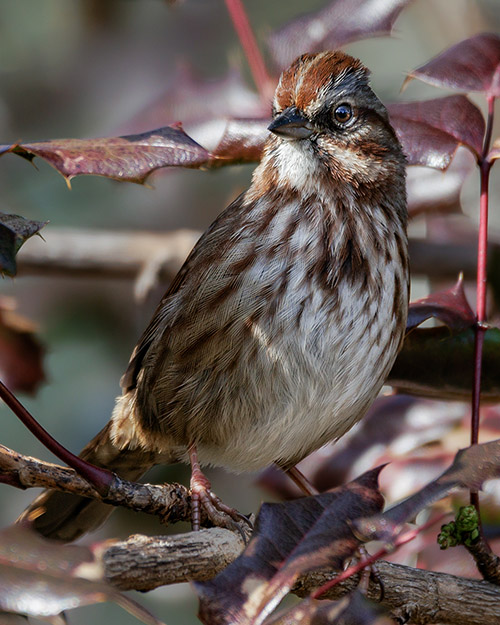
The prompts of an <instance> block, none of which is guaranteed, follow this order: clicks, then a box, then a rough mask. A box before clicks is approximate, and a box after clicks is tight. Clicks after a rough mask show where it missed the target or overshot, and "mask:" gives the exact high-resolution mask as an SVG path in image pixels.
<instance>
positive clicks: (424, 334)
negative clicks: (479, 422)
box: [387, 326, 500, 402]
mask: <svg viewBox="0 0 500 625" xmlns="http://www.w3.org/2000/svg"><path fill="white" fill-rule="evenodd" d="M474 342H475V331H474V328H466V329H465V330H462V331H461V332H455V331H452V330H450V329H449V328H447V327H444V326H440V327H436V328H416V329H415V330H413V331H412V332H410V333H409V334H408V335H407V336H406V337H405V341H404V344H403V349H402V350H401V351H400V352H399V354H398V357H397V358H396V362H395V363H394V366H393V368H392V370H391V371H390V373H389V376H388V378H387V382H388V384H390V385H391V386H392V387H393V388H395V389H397V390H398V391H399V392H401V393H407V394H409V395H418V396H421V397H432V398H436V399H453V400H460V401H469V402H470V398H471V393H472V379H473V374H474ZM481 397H482V398H483V400H484V401H488V402H498V401H500V329H499V328H489V329H488V330H487V331H486V333H485V337H484V346H483V370H482V378H481Z"/></svg>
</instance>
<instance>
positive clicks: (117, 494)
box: [0, 445, 191, 523]
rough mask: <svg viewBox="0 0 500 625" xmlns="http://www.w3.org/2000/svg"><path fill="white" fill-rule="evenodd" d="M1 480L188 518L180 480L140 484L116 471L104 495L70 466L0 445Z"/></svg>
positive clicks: (165, 517) (167, 518)
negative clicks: (169, 482)
mask: <svg viewBox="0 0 500 625" xmlns="http://www.w3.org/2000/svg"><path fill="white" fill-rule="evenodd" d="M0 481H1V482H5V483H7V484H10V485H11V486H16V487H17V488H23V489H24V488H34V487H42V488H51V489H54V490H60V491H63V492H66V493H72V494H75V495H81V496H83V497H89V498H91V499H97V500H99V501H102V502H104V503H108V504H111V505H113V506H123V507H125V508H130V509H131V510H136V511H140V512H145V513H147V514H153V515H156V516H158V517H160V519H161V521H162V522H164V523H166V522H174V521H189V520H190V519H191V508H190V504H189V491H188V490H187V488H186V487H185V486H182V485H180V484H162V485H155V484H140V483H137V482H129V481H128V480H123V479H121V478H120V477H118V476H117V475H116V474H115V476H114V478H113V481H112V483H111V485H110V487H109V492H108V493H107V494H106V496H105V497H103V496H101V495H100V494H99V493H98V492H97V490H96V489H95V488H94V487H93V486H91V485H90V484H89V483H88V482H87V481H86V480H85V479H83V478H82V477H80V476H79V475H77V473H75V471H74V470H73V469H66V468H64V467H61V466H59V465H57V464H51V463H50V462H43V461H42V460H38V459H37V458H31V457H29V456H23V455H22V454H19V453H17V452H15V451H12V450H11V449H9V448H8V447H5V446H4V445H0Z"/></svg>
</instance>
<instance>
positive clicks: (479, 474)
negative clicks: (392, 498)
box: [353, 440, 500, 542]
mask: <svg viewBox="0 0 500 625" xmlns="http://www.w3.org/2000/svg"><path fill="white" fill-rule="evenodd" d="M499 476H500V440H496V441H490V442H489V443H483V444H481V445H472V446H471V447H467V448H466V449H461V450H460V451H458V453H457V455H456V456H455V459H454V461H453V464H452V465H451V466H450V467H449V468H448V469H447V470H446V471H445V472H444V473H442V474H441V475H440V476H439V477H438V478H436V479H435V480H433V481H432V482H430V483H429V484H427V485H426V486H424V488H422V489H420V490H419V491H418V492H416V493H415V494H413V495H412V496H411V497H408V498H407V499H405V500H404V501H402V502H401V503H399V504H397V505H395V506H393V507H392V508H390V509H389V510H387V511H386V512H384V513H383V514H381V515H378V516H375V517H373V518H372V519H367V518H365V519H359V520H358V519H356V520H355V521H353V526H354V527H355V528H356V529H357V530H358V531H359V532H360V534H362V535H363V536H364V537H365V538H366V539H372V540H373V539H375V540H383V541H385V542H391V541H392V539H393V538H394V537H395V533H397V532H398V531H399V530H400V528H401V526H402V524H403V523H406V522H408V521H411V520H412V519H413V518H414V517H415V516H416V515H417V514H418V512H420V510H422V509H423V508H425V507H426V506H429V505H430V504H432V503H434V502H435V501H439V500H440V499H442V498H443V497H446V496H447V495H449V494H450V493H451V492H452V491H454V490H455V489H457V488H468V489H473V490H478V489H479V488H481V486H482V485H483V483H484V482H486V481H487V480H491V479H494V478H498V477H499Z"/></svg>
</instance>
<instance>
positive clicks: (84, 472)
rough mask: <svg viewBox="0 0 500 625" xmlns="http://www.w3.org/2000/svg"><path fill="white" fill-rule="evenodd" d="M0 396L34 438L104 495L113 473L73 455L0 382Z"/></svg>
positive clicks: (111, 480)
mask: <svg viewBox="0 0 500 625" xmlns="http://www.w3.org/2000/svg"><path fill="white" fill-rule="evenodd" d="M0 398H1V399H3V401H4V402H5V403H6V404H7V406H8V407H9V408H10V409H11V410H12V412H13V413H14V414H15V415H16V417H17V418H18V419H19V420H20V421H21V422H22V423H23V424H24V425H25V426H26V427H27V428H28V430H29V431H30V432H31V433H32V434H34V435H35V436H36V438H37V439H38V440H39V441H40V442H41V443H42V444H43V445H44V446H45V447H46V448H47V449H48V450H49V451H51V452H52V453H53V454H54V455H55V456H56V457H57V458H59V459H60V460H62V461H63V462H65V463H66V464H67V465H69V466H70V467H72V468H73V469H75V471H77V472H78V474H79V475H81V476H82V477H83V478H84V479H86V480H87V481H88V482H90V483H91V484H92V485H93V486H94V487H95V489H96V490H97V491H98V492H99V493H100V494H101V495H105V494H106V493H107V492H108V489H109V487H110V485H111V483H112V482H113V479H114V478H113V473H112V472H111V471H108V470H107V469H103V468H100V467H96V466H94V465H93V464H90V463H89V462H86V461H85V460H83V459H82V458H79V457H78V456H75V454H73V453H72V452H71V451H69V450H68V449H66V447H63V446H62V445H61V444H60V443H59V442H58V441H56V439H55V438H54V437H53V436H51V435H50V434H49V433H48V432H47V430H46V429H45V428H44V427H42V426H41V425H40V424H39V423H38V421H37V420H36V419H35V418H34V417H33V415H32V414H30V413H29V412H28V410H26V408H25V407H24V406H23V405H22V404H21V402H20V401H19V400H18V399H17V397H15V395H14V394H13V393H12V392H11V391H10V390H9V389H8V388H7V387H6V386H5V384H3V383H2V382H0Z"/></svg>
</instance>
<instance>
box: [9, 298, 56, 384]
mask: <svg viewBox="0 0 500 625" xmlns="http://www.w3.org/2000/svg"><path fill="white" fill-rule="evenodd" d="M44 352H45V349H44V347H43V346H42V344H41V343H40V341H39V340H38V338H37V337H36V335H35V326H34V325H33V324H32V323H31V322H30V321H28V320H27V319H25V318H23V317H21V316H20V315H18V314H16V313H15V312H14V310H13V304H12V302H11V301H9V300H8V299H7V298H1V299H0V378H1V379H2V380H3V382H4V383H5V384H6V385H7V386H8V387H9V388H10V389H12V391H14V392H15V391H23V392H25V393H34V392H35V391H36V389H37V387H38V385H39V384H41V383H42V382H43V381H44V380H45V373H44V370H43V362H42V360H43V355H44Z"/></svg>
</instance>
